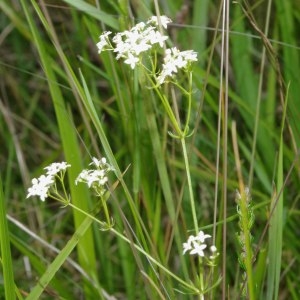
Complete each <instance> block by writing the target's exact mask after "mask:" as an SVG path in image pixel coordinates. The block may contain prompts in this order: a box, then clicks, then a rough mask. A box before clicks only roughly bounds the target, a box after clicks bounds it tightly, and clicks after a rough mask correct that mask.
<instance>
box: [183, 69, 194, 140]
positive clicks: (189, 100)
mask: <svg viewBox="0 0 300 300" xmlns="http://www.w3.org/2000/svg"><path fill="white" fill-rule="evenodd" d="M192 83H193V73H192V72H189V92H188V93H187V95H188V110H187V117H186V123H185V126H184V131H183V132H184V135H187V134H188V130H189V123H190V118H191V107H192Z"/></svg>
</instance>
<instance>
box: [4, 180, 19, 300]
mask: <svg viewBox="0 0 300 300" xmlns="http://www.w3.org/2000/svg"><path fill="white" fill-rule="evenodd" d="M0 244H1V264H2V268H3V278H4V288H5V299H9V300H13V299H15V298H16V294H15V285H14V275H13V264H12V257H11V250H10V241H9V229H8V226H7V219H6V209H5V198H4V193H3V186H2V179H1V176H0Z"/></svg>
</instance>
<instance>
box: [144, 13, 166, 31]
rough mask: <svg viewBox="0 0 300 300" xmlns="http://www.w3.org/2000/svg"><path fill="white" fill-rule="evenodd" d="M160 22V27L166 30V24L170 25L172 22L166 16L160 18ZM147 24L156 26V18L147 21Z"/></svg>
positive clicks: (157, 22)
mask: <svg viewBox="0 0 300 300" xmlns="http://www.w3.org/2000/svg"><path fill="white" fill-rule="evenodd" d="M160 22H161V26H162V27H163V28H165V29H167V27H168V24H169V23H172V20H171V19H170V18H168V17H166V16H160ZM149 23H150V24H154V25H156V26H158V24H159V21H158V17H157V16H152V17H151V18H150V19H149V20H148V22H147V24H149Z"/></svg>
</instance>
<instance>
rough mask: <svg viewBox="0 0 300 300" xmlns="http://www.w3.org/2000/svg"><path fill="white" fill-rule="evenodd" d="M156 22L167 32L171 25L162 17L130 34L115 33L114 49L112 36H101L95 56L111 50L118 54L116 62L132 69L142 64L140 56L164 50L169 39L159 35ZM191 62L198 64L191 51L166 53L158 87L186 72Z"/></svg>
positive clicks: (143, 24)
mask: <svg viewBox="0 0 300 300" xmlns="http://www.w3.org/2000/svg"><path fill="white" fill-rule="evenodd" d="M159 22H160V23H161V25H162V27H163V28H164V29H167V26H168V24H169V23H171V22H172V21H171V20H170V19H169V18H168V17H166V16H161V17H160V18H159V19H158V18H157V17H156V16H153V17H151V18H150V19H149V20H148V21H147V22H146V23H144V22H140V23H138V24H137V25H135V26H134V27H132V28H131V29H130V30H125V31H123V32H119V33H117V34H116V35H115V36H114V37H113V38H112V42H113V43H114V44H115V47H114V46H113V45H112V44H111V42H110V40H109V35H110V34H111V32H110V31H107V32H104V33H103V34H102V35H100V37H99V38H100V41H99V42H98V43H97V47H98V52H99V53H101V52H102V51H105V50H112V51H114V52H116V53H117V55H116V59H120V58H122V59H124V63H126V64H128V65H130V67H131V68H132V69H134V68H135V67H136V65H138V64H140V63H141V62H142V56H141V54H142V53H144V52H146V51H148V50H150V49H152V48H153V47H154V46H155V45H158V46H159V47H160V48H164V46H165V41H166V40H167V39H168V36H165V35H162V34H161V33H160V31H159ZM193 61H197V53H196V52H194V51H192V50H189V51H183V52H180V51H179V50H178V49H177V48H171V49H167V50H166V56H165V58H164V64H163V67H162V71H161V73H160V74H159V75H158V77H157V82H158V84H160V85H161V84H162V83H164V82H165V79H166V78H167V77H168V76H169V77H172V76H173V75H174V73H177V70H178V69H182V68H186V67H187V66H189V64H190V62H193Z"/></svg>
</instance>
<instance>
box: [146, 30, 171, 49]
mask: <svg viewBox="0 0 300 300" xmlns="http://www.w3.org/2000/svg"><path fill="white" fill-rule="evenodd" d="M167 39H168V37H167V36H166V35H162V34H161V33H160V32H159V31H155V30H151V31H150V32H149V35H148V40H149V42H150V43H151V44H152V45H154V44H159V46H160V47H161V48H162V47H163V46H164V42H165V41H166V40H167Z"/></svg>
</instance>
